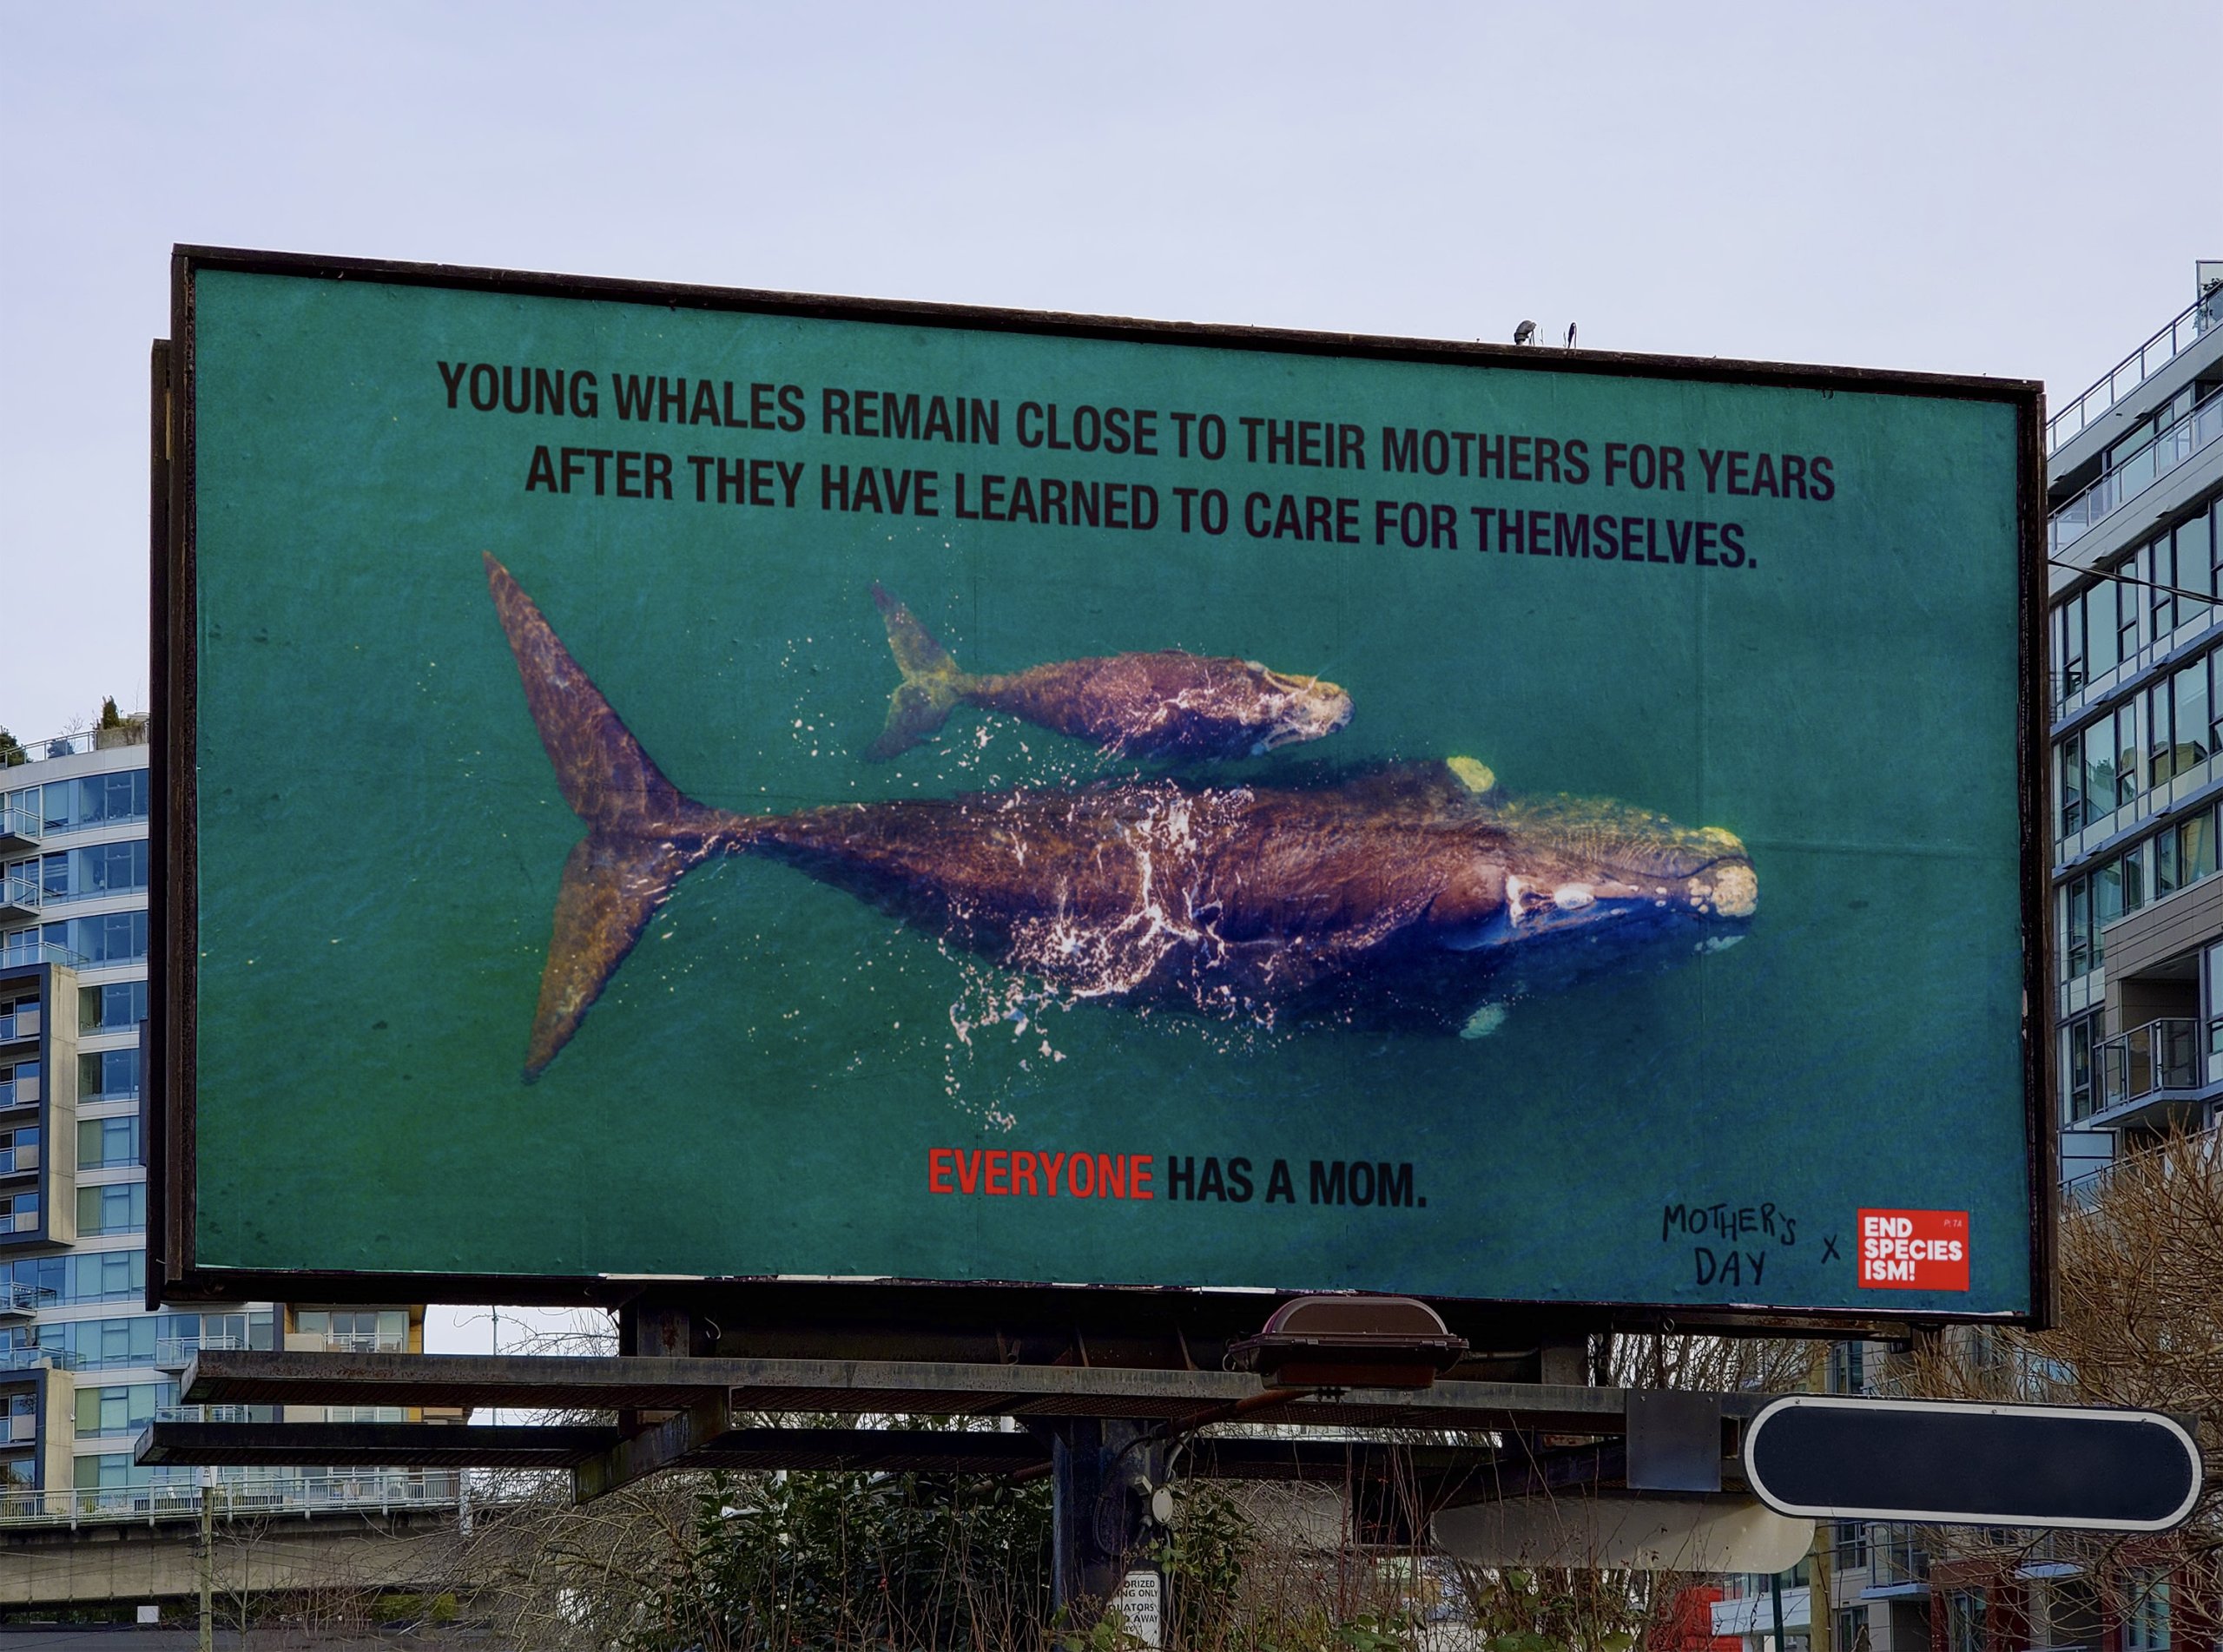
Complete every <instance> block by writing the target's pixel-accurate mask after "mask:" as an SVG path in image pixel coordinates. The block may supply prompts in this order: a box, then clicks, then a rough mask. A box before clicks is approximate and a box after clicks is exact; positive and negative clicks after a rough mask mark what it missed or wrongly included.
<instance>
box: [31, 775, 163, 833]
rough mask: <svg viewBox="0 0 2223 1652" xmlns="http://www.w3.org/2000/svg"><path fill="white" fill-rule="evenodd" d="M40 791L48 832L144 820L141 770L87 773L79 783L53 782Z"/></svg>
mask: <svg viewBox="0 0 2223 1652" xmlns="http://www.w3.org/2000/svg"><path fill="white" fill-rule="evenodd" d="M41 790H42V793H43V797H44V809H45V815H46V829H47V830H48V831H49V832H67V831H69V830H71V829H72V828H74V827H76V826H99V825H102V823H103V822H107V821H114V820H143V819H146V818H147V801H148V787H147V771H146V770H145V769H143V768H135V769H127V770H125V771H123V772H122V773H117V774H89V775H87V776H86V777H85V778H84V779H83V780H54V781H50V782H49V783H48V784H47V785H46V786H45V787H42V788H41Z"/></svg>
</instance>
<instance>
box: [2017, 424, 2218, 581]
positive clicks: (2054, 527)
mask: <svg viewBox="0 0 2223 1652" xmlns="http://www.w3.org/2000/svg"><path fill="white" fill-rule="evenodd" d="M2219 436H2223V390H2218V391H2212V392H2209V393H2208V396H2207V399H2206V400H2204V401H2202V402H2201V403H2200V405H2199V406H2197V407H2195V408H2193V410H2192V411H2191V412H2189V413H2187V414H2186V415H2185V416H2184V417H2183V418H2180V419H2179V420H2178V421H2177V422H2176V423H2175V424H2174V425H2170V426H2169V428H2168V429H2167V430H2166V431H2162V432H2161V433H2160V435H2159V436H2156V437H2155V438H2154V439H2153V440H2152V441H2151V442H2148V443H2147V444H2146V445H2145V446H2144V447H2142V448H2141V449H2139V450H2138V451H2137V452H2135V453H2134V454H2132V455H2131V456H2130V457H2128V458H2127V459H2125V460H2124V461H2123V462H2122V463H2121V464H2118V465H2117V466H2116V467H2115V468H2114V470H2112V471H2108V473H2107V474H2106V475H2105V476H2103V477H2101V478H2100V479H2099V480H2098V481H2097V482H2094V484H2092V485H2091V486H2090V487H2088V488H2087V489H2085V490H2084V491H2083V492H2081V493H2080V494H2078V495H2077V496H2076V497H2075V498H2074V499H2071V500H2070V501H2069V502H2068V503H2067V504H2065V505H2063V506H2061V509H2060V510H2056V511H2055V512H2054V513H2053V516H2052V517H2051V518H2050V519H2049V520H2048V522H2047V523H2046V545H2047V549H2048V550H2054V551H2058V550H2062V549H2063V548H2064V547H2067V546H2068V545H2073V544H2075V543H2076V542H2077V541H2078V540H2079V539H2081V538H2082V537H2083V536H2085V534H2087V533H2088V532H2089V531H2090V530H2092V529H2093V528H2094V526H2095V525H2097V524H2098V523H2100V522H2101V520H2102V519H2103V518H2105V517H2108V516H2111V515H2112V514H2114V511H2115V510H2117V509H2118V508H2120V507H2121V506H2122V505H2123V504H2125V503H2127V502H2128V501H2130V500H2132V499H2134V498H2136V497H2138V496H2139V495H2140V494H2141V493H2143V492H2145V491H2146V490H2147V489H2148V488H2150V487H2152V486H2153V485H2154V484H2155V483H2156V482H2159V481H2160V479H2161V478H2162V477H2165V476H2167V475H2168V474H2169V473H2170V472H2171V471H2174V470H2175V469H2176V468H2177V467H2178V466H2179V465H2180V464H2183V463H2184V462H2185V461H2186V460H2187V459H2188V458H2190V457H2192V456H2193V454H2195V453H2198V452H2200V451H2204V450H2205V449H2206V448H2207V447H2208V446H2209V444H2212V443H2213V441H2214V440H2215V438H2217V437H2219Z"/></svg>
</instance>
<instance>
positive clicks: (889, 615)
mask: <svg viewBox="0 0 2223 1652" xmlns="http://www.w3.org/2000/svg"><path fill="white" fill-rule="evenodd" d="M872 600H873V601H874V602H876V603H878V604H879V606H880V612H881V617H882V618H883V619H885V620H886V621H887V647H888V650H889V652H890V653H892V654H894V656H895V666H896V668H897V669H898V670H900V672H902V674H903V681H902V682H901V684H900V686H899V687H898V688H896V690H895V692H894V694H890V695H889V696H888V697H887V726H886V727H883V728H882V729H881V731H880V738H879V739H878V740H874V741H873V743H872V745H871V747H870V748H869V749H868V750H867V752H866V753H865V755H866V756H867V757H868V758H870V759H872V760H874V762H882V761H885V760H887V759H888V758H891V757H894V756H895V755H896V754H898V753H900V752H907V751H909V750H910V749H911V747H914V746H916V745H917V744H918V743H919V742H920V740H927V739H931V738H932V737H933V734H935V733H936V732H937V731H938V730H939V729H940V727H941V726H942V724H944V723H945V722H947V721H949V714H950V713H951V712H952V711H953V710H954V709H955V708H957V707H958V705H959V704H960V703H961V702H962V701H963V700H964V698H965V692H966V688H968V687H969V686H970V683H969V681H968V679H967V678H966V675H965V673H964V672H963V671H961V670H960V669H959V668H958V664H957V661H955V660H954V659H953V658H952V657H951V656H950V652H949V650H948V649H947V648H944V647H942V645H941V644H940V643H939V642H936V641H935V640H934V638H933V633H931V632H930V631H928V630H927V628H926V627H925V626H923V625H921V624H920V623H919V620H918V616H917V615H914V614H913V613H912V612H911V610H910V609H907V608H906V607H904V606H903V604H902V603H900V602H897V601H896V600H895V599H894V597H892V596H889V595H888V594H887V591H885V590H884V589H881V585H880V583H879V582H878V581H874V583H873V588H872Z"/></svg>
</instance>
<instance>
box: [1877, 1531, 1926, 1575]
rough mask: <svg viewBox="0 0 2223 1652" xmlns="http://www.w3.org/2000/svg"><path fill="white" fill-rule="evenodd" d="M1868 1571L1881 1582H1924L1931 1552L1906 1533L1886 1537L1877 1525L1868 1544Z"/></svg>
mask: <svg viewBox="0 0 2223 1652" xmlns="http://www.w3.org/2000/svg"><path fill="white" fill-rule="evenodd" d="M1868 1575H1869V1576H1870V1578H1871V1579H1873V1580H1874V1582H1875V1583H1877V1584H1878V1585H1879V1586H1884V1587H1888V1586H1890V1585H1891V1584H1895V1583H1927V1582H1929V1551H1928V1550H1924V1549H1923V1547H1922V1546H1921V1545H1920V1544H1918V1543H1916V1542H1915V1540H1914V1539H1913V1538H1912V1537H1906V1536H1904V1535H1898V1536H1895V1537H1890V1538H1889V1539H1888V1540H1886V1539H1885V1538H1884V1537H1883V1530H1882V1529H1880V1528H1879V1529H1877V1531H1876V1533H1875V1536H1874V1538H1873V1539H1871V1541H1870V1543H1869V1545H1868Z"/></svg>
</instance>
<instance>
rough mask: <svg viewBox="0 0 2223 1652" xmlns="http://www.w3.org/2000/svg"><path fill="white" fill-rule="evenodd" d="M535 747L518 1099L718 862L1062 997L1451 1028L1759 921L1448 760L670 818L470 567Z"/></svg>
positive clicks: (611, 724)
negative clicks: (539, 952) (534, 878)
mask: <svg viewBox="0 0 2223 1652" xmlns="http://www.w3.org/2000/svg"><path fill="white" fill-rule="evenodd" d="M485 561H486V574H487V580H488V583H489V587H490V589H491V591H492V593H493V597H494V604H495V607H496V609H497V610H498V613H499V615H500V616H501V622H502V629H503V630H504V631H505V633H506V635H508V638H509V642H510V647H511V651H512V652H513V653H514V654H515V655H516V657H517V662H518V675H519V676H520V678H521V679H522V681H523V682H524V693H525V702H526V704H527V706H528V707H529V708H530V709H531V713H532V719H533V722H534V724H535V726H536V727H538V730H539V733H540V739H541V743H542V744H543V746H544V747H546V749H547V752H548V756H549V760H550V761H551V762H552V763H553V764H554V765H555V769H556V779H557V786H558V787H559V788H560V789H561V790H562V792H563V794H564V800H565V801H566V802H567V803H568V804H570V805H571V809H572V811H573V812H574V813H576V814H577V816H578V817H579V819H580V820H581V822H582V823H583V824H584V826H586V828H587V835H586V836H585V837H584V839H581V840H580V842H579V843H578V844H577V845H576V846H574V847H573V849H572V850H571V856H570V859H568V860H566V861H565V863H564V873H563V881H562V884H561V886H560V888H559V890H558V892H557V900H556V918H555V929H554V933H553V934H552V936H551V938H550V941H549V947H548V962H547V966H546V968H545V970H544V972H543V975H542V977H541V983H540V995H539V1002H538V1006H537V1007H536V1009H535V1011H534V1016H533V1023H532V1030H531V1037H530V1038H529V1040H528V1043H527V1047H526V1052H525V1065H524V1076H525V1077H526V1078H527V1079H528V1080H531V1079H532V1078H535V1077H537V1076H539V1074H540V1073H541V1072H542V1070H544V1069H545V1068H546V1067H547V1065H548V1063H550V1062H551V1061H552V1060H553V1059H554V1058H555V1056H556V1055H557V1052H558V1051H560V1050H562V1049H563V1048H564V1044H565V1043H568V1042H569V1041H570V1039H571V1036H572V1035H573V1034H574V1033H575V1032H577V1030H578V1027H579V1023H580V1021H581V1020H582V1018H583V1017H584V1016H585V1014H586V1012H587V1010H588V1009H589V1008H590V1006H591V1005H592V1004H593V1003H594V1001H595V999H596V997H597V996H599V994H600V993H601V991H602V990H603V987H604V984H607V982H608V981H609V979H610V976H611V974H612V973H613V972H615V971H616V970H617V966H618V965H619V964H621V963H623V961H624V959H625V957H626V955H627V954H628V953H629V952H630V951H632V948H633V945H634V943H635V942H636V941H637V940H638V939H639V938H640V936H641V932H642V931H643V929H644V928H645V927H646V926H647V924H648V921H649V919H650V917H651V916H653V915H654V913H655V912H656V908H657V907H658V906H660V905H662V904H663V902H664V900H665V899H667V898H669V897H670V893H671V891H672V888H673V886H674V885H676V883H677V882H678V880H679V879H680V878H681V877H683V875H684V874H685V873H686V872H688V870H689V868H690V867H693V866H696V865H701V864H702V863H703V861H705V860H708V859H711V858H712V857H714V856H718V855H729V854H754V855H761V856H764V857H766V858H768V859H776V860H781V861H784V862H786V863H787V864H788V865H791V866H794V867H795V868H796V869H798V870H799V871H801V872H805V873H808V875H809V876H811V877H813V878H815V879H820V880H821V881H823V882H826V883H828V884H832V885H837V886H839V887H841V888H844V889H847V890H848V891H850V892H854V893H855V894H857V895H859V896H861V897H862V898H865V899H867V900H870V901H872V902H873V903H874V904H875V905H879V906H881V907H882V908H884V909H885V910H887V911H889V912H894V913H897V914H899V915H900V916H901V917H902V918H905V919H906V920H907V921H908V922H910V923H912V924H914V925H919V926H920V927H922V928H925V929H927V930H929V931H933V932H934V933H936V934H939V935H940V936H943V937H945V938H948V939H950V940H952V941H953V942H955V943H957V944H961V945H964V946H966V947H968V948H971V949H973V950H974V951H980V952H982V953H984V954H986V955H987V956H989V957H991V958H995V959H996V960H998V961H999V963H1001V964H1004V965H1006V966H1007V967H1009V968H1012V969H1015V970H1019V971H1025V972H1026V973H1028V974H1031V975H1033V976H1036V977H1039V978H1040V979H1042V980H1044V981H1046V982H1047V983H1049V984H1052V985H1053V986H1055V987H1057V988H1058V989H1059V990H1061V991H1065V992H1067V993H1070V994H1072V995H1073V996H1076V997H1101V998H1105V999H1109V1000H1113V1001H1118V1002H1122V1003H1146V1002H1158V1003H1168V1004H1177V1005H1182V1006H1185V1007H1188V1008H1191V1009H1195V1010H1200V1011H1203V1012H1205V1013H1208V1014H1217V1015H1223V1016H1230V1017H1232V1016H1250V1017H1257V1018H1259V1019H1272V1018H1277V1017H1283V1016H1290V1015H1293V1016H1296V1017H1305V1018H1309V1017H1316V1016H1320V1017H1328V1018H1331V1019H1342V1020H1350V1019H1355V1018H1360V1017H1364V1018H1369V1019H1371V1018H1374V1017H1381V1016H1387V1017H1391V1018H1395V1019H1419V1020H1421V1021H1423V1022H1425V1023H1430V1024H1441V1025H1442V1026H1444V1027H1446V1028H1458V1027H1461V1026H1462V1025H1468V1024H1471V1021H1472V1017H1474V1014H1475V1012H1476V1010H1477V1009H1478V1008H1481V1007H1484V1006H1487V1005H1488V1004H1491V1003H1493V1002H1494V1001H1499V1000H1501V999H1502V998H1504V997H1507V996H1508V995H1509V994H1511V993H1514V992H1516V991H1520V990H1523V989H1524V988H1525V989H1527V990H1534V989H1535V987H1536V986H1537V985H1538V984H1548V983H1554V982H1558V981H1561V980H1565V979H1567V978H1569V977H1572V976H1575V975H1581V974H1587V973H1591V972H1593V971H1596V970H1598V969H1600V968H1604V967H1608V966H1611V965H1613V964H1619V963H1621V962H1623V961H1625V960H1626V959H1628V958H1632V957H1633V956H1637V955H1639V954H1641V953H1656V952H1658V951H1659V948H1660V946H1661V945H1662V944H1666V943H1674V942H1684V943H1687V942H1689V941H1690V940H1691V939H1692V938H1693V937H1696V938H1698V939H1699V945H1700V948H1701V950H1703V948H1704V947H1705V945H1707V944H1712V942H1713V941H1716V940H1718V939H1719V938H1723V935H1724V934H1725V933H1729V934H1734V933H1741V932H1742V930H1743V928H1744V926H1745V925H1746V923H1748V922H1749V920H1750V919H1751V916H1752V913H1753V911H1754V909H1755V906H1756V905H1757V902H1758V879H1757V877H1756V876H1755V874H1754V872H1753V870H1752V863H1751V858H1750V857H1749V856H1748V855H1746V853H1745V849H1744V846H1743V845H1742V844H1741V843H1739V842H1738V839H1736V838H1735V837H1734V836H1733V835H1732V834H1731V833H1727V832H1725V831H1722V830H1720V829H1718V828H1705V829H1702V830H1692V829H1690V828H1687V827H1683V826H1677V825H1676V824H1675V823H1674V822H1672V821H1671V820H1668V819H1666V818H1664V817H1662V816H1659V815H1656V814H1652V813H1646V812H1644V811H1641V810H1637V809H1633V808H1630V807H1628V806H1626V805H1622V804H1619V803H1614V802H1610V801H1604V800H1573V799H1567V798H1556V799H1546V800H1528V801H1523V800H1513V799H1507V798H1504V797H1502V796H1501V795H1500V794H1499V793H1498V791H1497V788H1496V787H1495V785H1494V781H1493V780H1491V778H1490V777H1489V775H1488V773H1487V770H1485V769H1483V768H1482V767H1481V765H1479V764H1476V763H1473V762H1472V761H1470V760H1466V759H1455V760H1451V761H1450V762H1448V763H1428V764H1422V765H1415V766H1408V767H1398V768H1393V769H1387V770H1380V771H1375V772H1373V773H1362V774H1358V775H1353V776H1346V777H1343V778H1342V779H1339V780H1336V781H1335V782H1334V783H1333V784H1325V785H1315V786H1286V787H1265V786H1252V785H1192V784H1187V783H1184V782H1183V781H1180V780H1173V779H1167V778H1157V779H1149V780H1124V781H1113V782H1108V783H1105V784H1102V785H1096V786H1089V787H1079V788H1077V789H1072V790H1062V791H1050V790H1036V789H1032V788H1026V787H1021V788H1017V789H1014V790H1011V791H1006V792H994V793H973V794H970V795H965V796H959V797H952V798H920V799H900V800H892V801H887V802H879V803H853V804H839V805H834V806H829V807H826V808H816V809H804V810H801V811H798V812H796V813H792V814H783V815H750V814H740V813H734V812H732V811H729V810H726V809H721V808H716V807H713V806H709V805H708V804H704V803H699V802H696V800H693V799H691V798H689V797H687V796H685V795H683V793H681V792H680V791H679V789H678V788H677V787H675V786H673V785H672V783H671V782H670V780H667V779H665V777H664V775H663V773H662V771H661V770H659V769H658V768H657V767H656V764H655V763H654V762H653V761H652V760H650V757H649V755H648V754H647V753H646V752H645V751H643V749H642V747H641V745H640V742H639V741H637V740H635V739H634V737H633V735H632V734H631V733H630V731H629V730H628V729H627V728H626V727H625V725H624V724H623V722H622V721H620V720H619V718H618V716H617V713H616V712H615V711H614V710H612V709H611V708H610V704H609V702H608V701H605V700H604V698H603V697H602V695H601V694H600V693H599V692H598V691H597V689H596V688H595V686H594V684H593V683H592V682H591V681H589V680H588V678H587V675H586V674H585V673H584V671H582V670H581V669H580V668H579V666H578V664H577V661H574V660H573V659H572V658H571V654H570V653H569V652H568V651H567V650H566V649H565V648H564V645H563V643H562V642H560V641H558V640H557V636H556V633H555V631H554V630H553V629H551V627H550V625H549V623H548V622H547V620H546V619H545V618H544V616H543V615H542V614H541V612H540V609H538V607H537V606H535V604H534V603H533V602H532V599H531V597H529V596H526V595H525V593H524V590H523V589H522V588H520V587H519V586H518V582H516V580H514V579H513V578H511V576H510V574H509V571H508V570H507V569H505V568H504V567H503V566H502V565H501V563H498V562H497V561H496V560H495V559H494V557H493V556H492V555H491V553H490V554H489V555H488V556H486V559H485Z"/></svg>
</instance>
